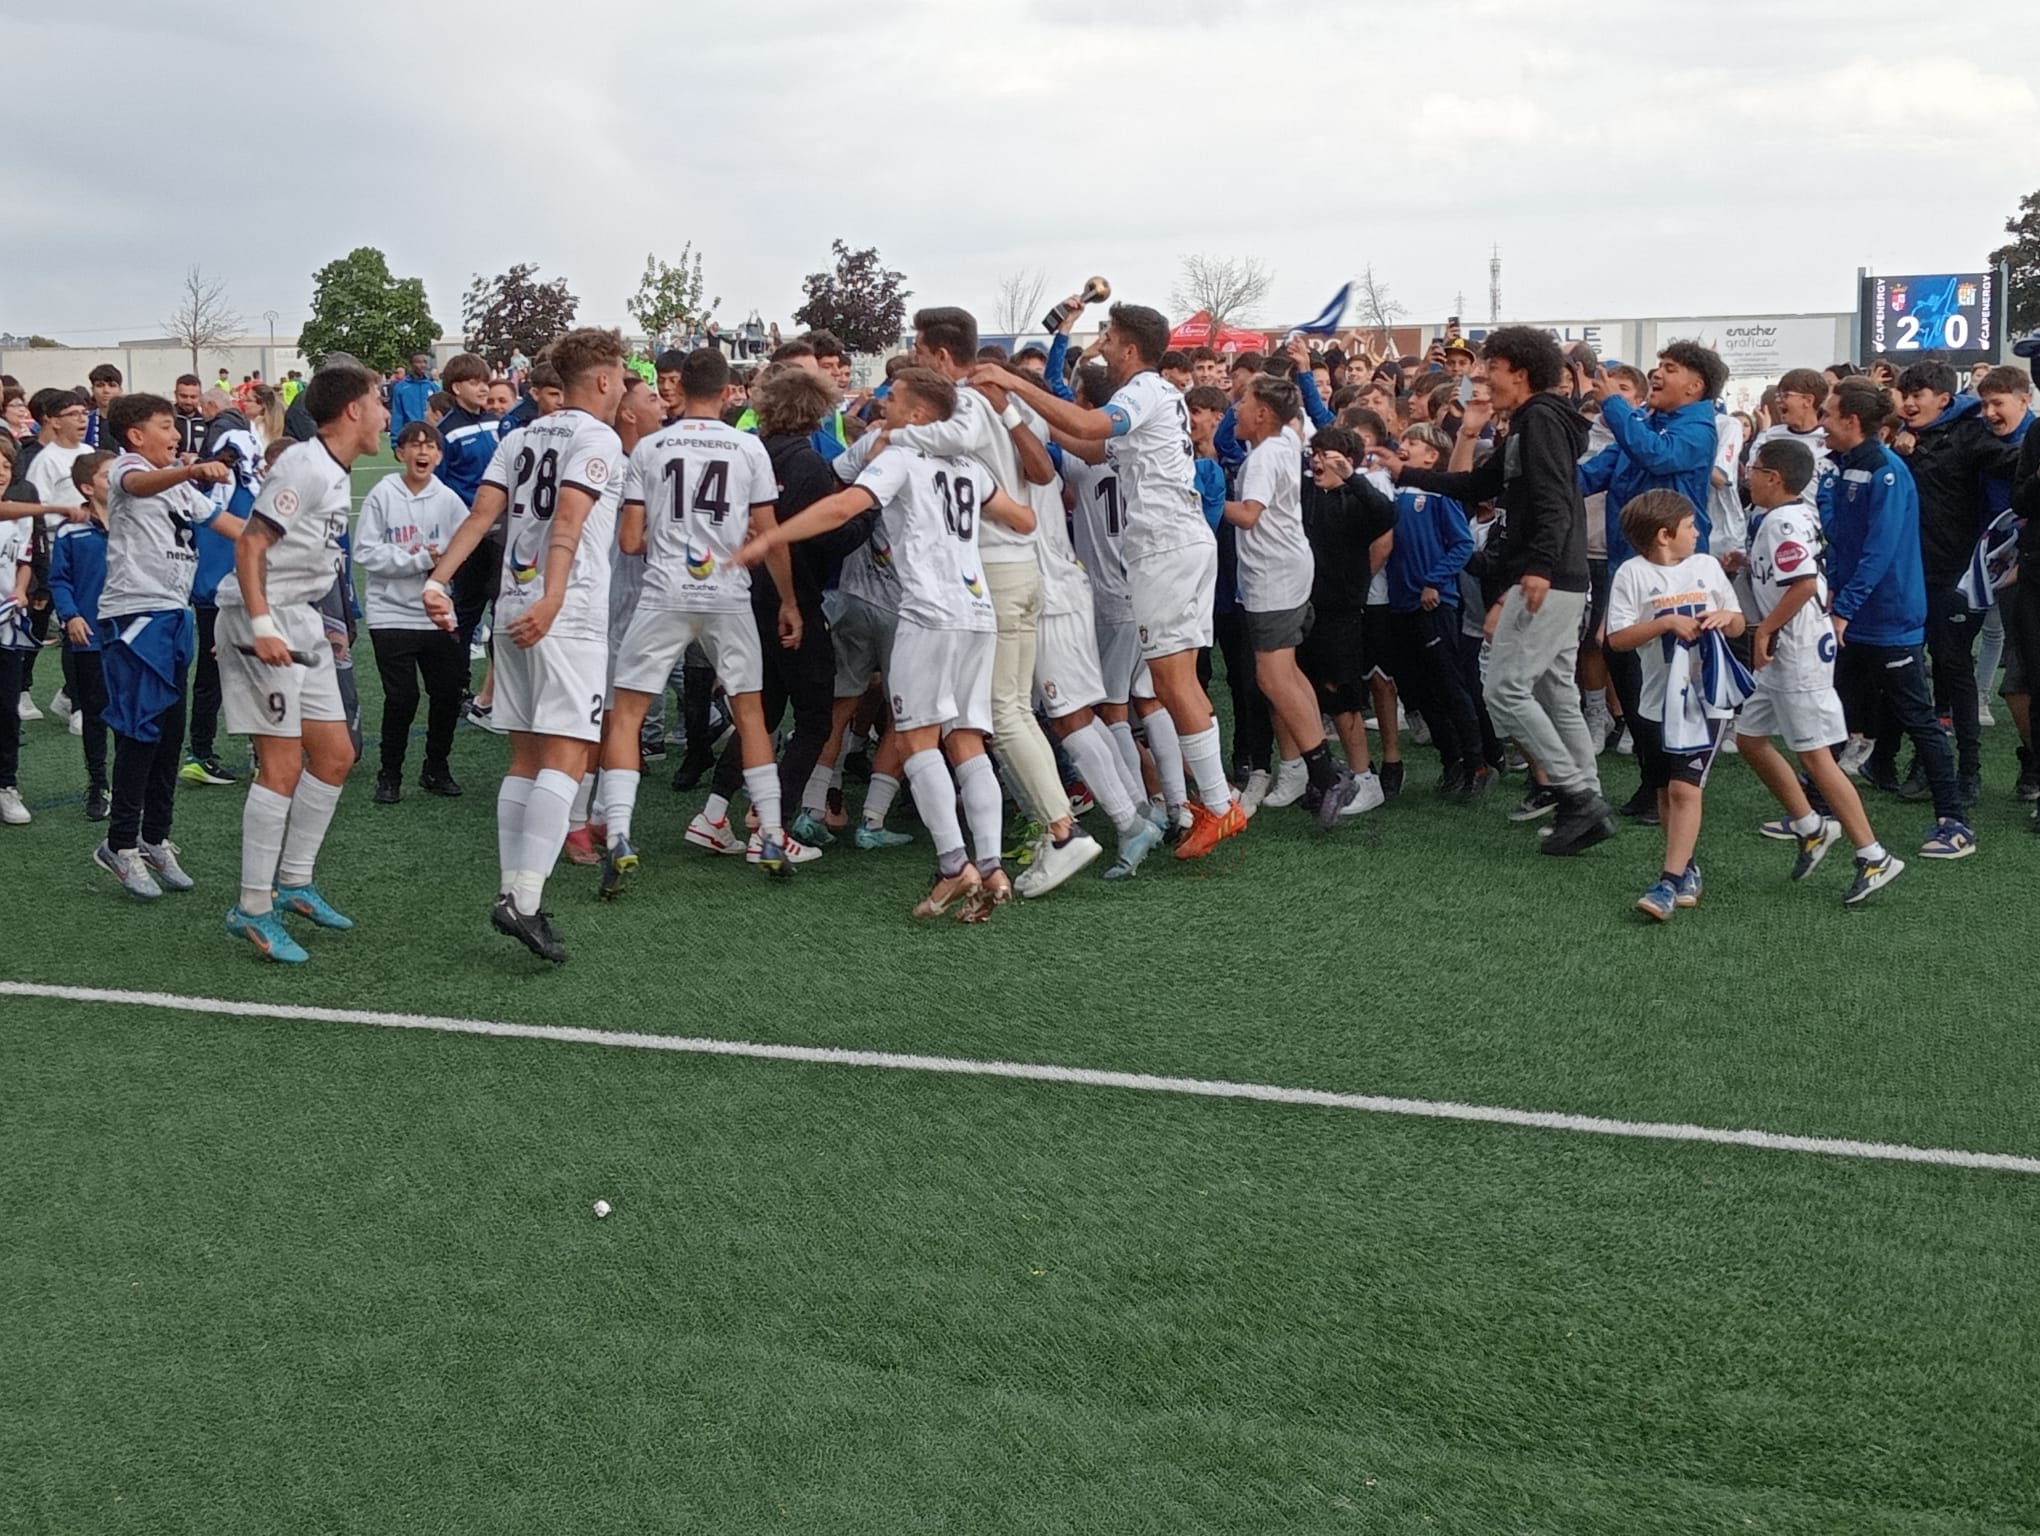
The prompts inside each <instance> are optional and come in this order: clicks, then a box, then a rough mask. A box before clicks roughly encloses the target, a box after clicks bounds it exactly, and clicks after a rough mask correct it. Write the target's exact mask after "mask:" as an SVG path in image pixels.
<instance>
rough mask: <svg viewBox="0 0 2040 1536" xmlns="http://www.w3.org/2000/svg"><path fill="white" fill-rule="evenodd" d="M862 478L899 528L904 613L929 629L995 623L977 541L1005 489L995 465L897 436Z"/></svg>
mask: <svg viewBox="0 0 2040 1536" xmlns="http://www.w3.org/2000/svg"><path fill="white" fill-rule="evenodd" d="M857 483H858V484H859V485H860V486H862V487H863V488H864V489H865V490H867V491H869V492H870V493H871V494H872V496H873V497H875V498H876V499H877V501H878V505H879V508H880V514H881V516H882V517H883V518H884V520H885V522H886V525H887V526H888V527H889V528H891V529H892V531H893V543H892V546H891V551H892V553H891V558H892V560H893V561H894V562H895V563H896V568H897V570H898V572H899V582H900V617H901V618H902V619H908V620H911V621H912V622H914V623H916V624H919V625H920V626H921V627H922V628H924V629H969V630H978V631H981V632H987V633H989V632H992V631H996V630H997V629H998V627H999V626H998V621H997V619H996V617H995V616H994V614H993V612H992V599H991V593H990V591H989V590H988V589H987V588H986V586H985V577H984V570H983V568H982V567H981V565H980V564H979V561H978V547H977V530H978V524H979V522H980V521H982V520H983V517H984V505H985V503H986V502H987V501H988V500H990V499H991V496H992V493H993V492H994V491H995V490H997V489H998V481H996V480H995V479H993V478H992V472H991V471H990V470H989V469H987V468H985V466H984V465H982V464H980V463H978V461H977V460H975V459H951V458H936V457H933V456H931V455H929V454H925V453H922V452H921V451H920V450H918V449H914V448H902V447H900V446H899V445H898V444H897V443H895V444H894V445H893V446H892V447H891V448H889V449H888V450H887V451H886V452H884V453H881V454H879V455H877V456H876V457H874V458H873V459H872V460H871V462H870V463H869V464H867V465H866V466H865V467H864V471H863V473H861V474H860V475H858V477H857Z"/></svg>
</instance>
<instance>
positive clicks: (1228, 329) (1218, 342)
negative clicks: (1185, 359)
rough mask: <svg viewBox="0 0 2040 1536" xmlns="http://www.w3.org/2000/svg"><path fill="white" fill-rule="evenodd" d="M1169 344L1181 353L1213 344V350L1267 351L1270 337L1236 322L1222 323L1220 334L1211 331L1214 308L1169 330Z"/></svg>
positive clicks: (1199, 311) (1201, 310) (1205, 310)
mask: <svg viewBox="0 0 2040 1536" xmlns="http://www.w3.org/2000/svg"><path fill="white" fill-rule="evenodd" d="M1169 346H1170V347H1171V348H1172V349H1173V350H1176V351H1179V352H1187V351H1189V350H1190V349H1191V348H1192V347H1210V348H1211V349H1212V350H1213V351H1214V352H1265V351H1267V350H1268V338H1267V337H1266V336H1264V335H1262V334H1261V333H1260V332H1259V331H1249V330H1246V329H1244V328H1243V327H1240V326H1237V325H1227V326H1221V327H1220V328H1219V332H1218V335H1217V336H1216V337H1214V336H1213V335H1212V334H1211V311H1210V310H1208V309H1200V310H1198V311H1197V313H1196V314H1194V315H1192V316H1191V317H1190V318H1189V319H1188V320H1185V321H1184V322H1183V323H1182V324H1181V325H1179V326H1177V327H1176V328H1175V329H1174V330H1173V331H1171V332H1169Z"/></svg>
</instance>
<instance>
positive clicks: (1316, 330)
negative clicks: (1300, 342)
mask: <svg viewBox="0 0 2040 1536" xmlns="http://www.w3.org/2000/svg"><path fill="white" fill-rule="evenodd" d="M1352 297H1353V285H1352V284H1351V283H1348V284H1346V286H1345V287H1343V288H1341V289H1340V290H1339V291H1338V292H1337V293H1335V294H1333V295H1332V302H1331V303H1329V304H1327V305H1326V306H1325V307H1324V308H1323V309H1321V310H1319V311H1318V316H1317V318H1316V319H1315V320H1306V321H1304V322H1303V324H1301V325H1299V326H1298V327H1297V328H1296V334H1297V335H1299V336H1335V335H1337V334H1338V331H1339V327H1340V326H1342V325H1344V324H1345V323H1346V306H1347V304H1348V303H1349V302H1350V301H1351V300H1352Z"/></svg>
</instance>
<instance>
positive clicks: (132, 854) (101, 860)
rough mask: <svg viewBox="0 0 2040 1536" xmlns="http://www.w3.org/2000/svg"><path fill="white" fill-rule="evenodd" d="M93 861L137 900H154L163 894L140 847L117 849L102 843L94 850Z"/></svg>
mask: <svg viewBox="0 0 2040 1536" xmlns="http://www.w3.org/2000/svg"><path fill="white" fill-rule="evenodd" d="M92 862H93V863H95V864H97V865H98V866H99V867H100V868H101V869H103V870H105V871H106V872H107V873H108V874H109V875H111V876H113V878H114V879H116V880H118V881H119V882H120V883H121V884H122V885H123V886H124V887H126V889H127V893H128V895H130V896H132V897H134V898H135V900H137V901H154V900H155V899H156V898H157V897H158V896H161V895H162V894H163V888H162V887H161V886H160V885H158V884H156V877H155V876H154V875H152V874H150V873H149V866H148V864H147V863H146V862H145V861H144V860H143V858H142V851H141V849H139V848H120V849H116V848H114V847H113V846H112V845H111V844H108V843H101V844H100V845H99V846H98V847H97V848H95V849H93V850H92Z"/></svg>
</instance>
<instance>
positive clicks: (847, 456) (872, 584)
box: [829, 431, 900, 614]
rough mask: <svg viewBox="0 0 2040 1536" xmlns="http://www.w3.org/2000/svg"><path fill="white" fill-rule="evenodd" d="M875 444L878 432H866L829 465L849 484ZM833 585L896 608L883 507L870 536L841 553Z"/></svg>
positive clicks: (896, 585)
mask: <svg viewBox="0 0 2040 1536" xmlns="http://www.w3.org/2000/svg"><path fill="white" fill-rule="evenodd" d="M877 448H878V433H877V432H875V431H873V432H867V433H865V434H864V435H863V436H862V437H860V438H858V439H857V441H856V442H854V443H852V444H851V445H850V446H849V447H848V448H845V449H844V450H843V451H842V452H841V453H839V454H837V455H836V457H835V458H833V459H831V460H830V461H829V468H831V469H833V470H834V471H835V472H836V478H837V479H838V480H841V481H842V482H843V483H844V484H845V485H849V484H852V483H854V482H855V481H856V479H857V477H858V476H859V475H861V474H862V473H864V466H865V465H866V464H868V463H870V462H871V456H872V454H873V453H874V452H875V451H876V450H877ZM836 587H837V590H839V591H842V592H847V593H849V594H850V595H851V596H852V597H859V598H862V599H863V600H864V601H865V602H867V603H870V604H871V605H872V606H873V607H875V608H881V609H883V610H884V611H885V612H887V613H891V614H897V613H898V612H899V611H900V572H899V567H898V566H896V565H894V564H893V553H892V535H891V534H890V533H889V532H888V531H887V529H886V524H885V513H884V511H882V510H881V511H880V512H879V514H878V515H877V517H876V518H875V519H873V521H872V524H871V537H870V538H869V539H867V540H865V541H864V542H863V543H862V544H860V545H858V546H857V548H856V549H854V550H852V551H851V552H850V553H849V554H848V555H846V556H845V557H844V559H843V568H842V571H841V572H840V573H839V574H838V575H837V577H836Z"/></svg>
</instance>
